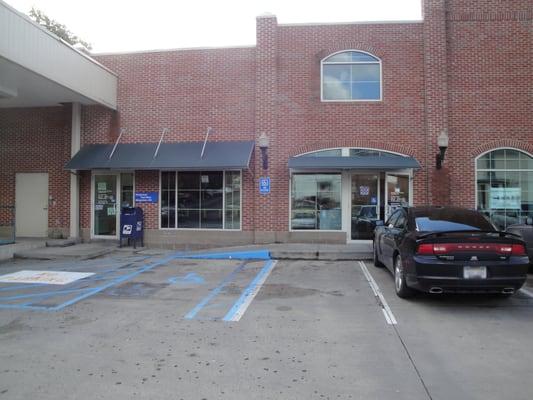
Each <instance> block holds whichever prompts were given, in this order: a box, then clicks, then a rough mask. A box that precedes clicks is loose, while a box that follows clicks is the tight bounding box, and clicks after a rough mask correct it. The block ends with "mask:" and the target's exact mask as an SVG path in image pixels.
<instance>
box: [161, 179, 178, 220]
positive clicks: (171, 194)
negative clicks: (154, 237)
mask: <svg viewBox="0 0 533 400" xmlns="http://www.w3.org/2000/svg"><path fill="white" fill-rule="evenodd" d="M175 227H176V173H175V172H161V228H175Z"/></svg>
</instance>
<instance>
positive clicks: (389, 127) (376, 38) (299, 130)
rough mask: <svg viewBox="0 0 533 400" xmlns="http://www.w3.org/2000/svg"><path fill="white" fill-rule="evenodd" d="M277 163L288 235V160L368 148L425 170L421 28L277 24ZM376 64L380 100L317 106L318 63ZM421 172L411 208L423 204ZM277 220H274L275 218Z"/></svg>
mask: <svg viewBox="0 0 533 400" xmlns="http://www.w3.org/2000/svg"><path fill="white" fill-rule="evenodd" d="M278 32H279V33H278V44H277V46H278V56H277V63H278V73H277V74H278V80H277V86H278V94H277V112H276V119H277V137H278V140H277V142H278V143H276V144H275V147H274V149H275V151H276V153H277V156H278V160H279V162H278V164H277V165H276V166H275V167H273V168H272V171H271V174H272V175H274V178H275V182H276V185H278V189H279V190H278V191H277V192H275V196H276V197H275V202H276V204H277V205H278V208H279V209H280V210H281V211H280V212H279V213H278V218H277V219H276V221H275V228H276V229H277V230H281V231H283V230H287V229H288V219H289V218H288V207H289V204H288V202H289V171H288V167H287V161H288V159H289V157H291V156H294V155H297V154H301V153H303V152H306V151H312V150H318V149H322V148H331V147H341V146H346V147H370V148H376V149H383V150H390V151H396V152H400V153H404V154H407V155H410V156H414V157H415V158H416V159H417V160H418V161H419V162H420V163H421V165H422V166H423V167H425V164H426V159H425V142H424V136H425V134H424V67H423V51H422V24H421V23H406V24H346V25H294V26H293V25H280V26H279V27H278ZM350 49H355V50H363V51H367V52H370V53H372V54H374V55H375V56H377V57H379V58H380V59H381V60H382V71H383V100H382V101H380V102H348V103H343V102H337V103H334V102H328V103H325V102H321V98H320V65H321V60H322V59H324V58H325V57H327V56H328V55H330V54H331V53H334V52H337V51H340V50H350ZM424 182H425V170H422V171H419V172H418V173H417V174H416V177H415V181H414V186H415V189H414V194H415V202H416V203H424V202H425V201H426V198H425V190H424V185H423V183H424ZM279 216H281V217H279Z"/></svg>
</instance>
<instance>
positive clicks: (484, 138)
mask: <svg viewBox="0 0 533 400" xmlns="http://www.w3.org/2000/svg"><path fill="white" fill-rule="evenodd" d="M532 20H533V7H532V5H531V2H530V1H526V0H509V1H501V0H483V1H477V2H470V1H466V0H424V1H423V20H421V21H400V22H382V23H381V22H368V23H339V24H278V23H277V21H276V18H275V16H272V15H265V16H260V17H258V18H257V44H256V46H253V47H241V48H222V49H183V50H168V51H144V52H136V53H124V54H101V55H93V56H91V57H92V61H93V62H95V63H97V64H99V65H100V67H101V68H104V67H105V69H106V70H107V71H109V72H110V73H112V74H114V75H115V76H116V79H117V81H118V89H117V92H116V104H115V105H111V106H110V105H109V104H102V101H100V100H99V99H98V98H96V100H94V101H87V100H83V99H82V100H78V101H61V103H64V104H63V105H59V106H47V107H33V106H31V105H30V106H28V105H25V106H23V107H21V106H18V107H15V106H14V105H13V101H11V100H9V98H8V97H6V98H7V100H3V99H2V98H0V107H2V108H0V154H1V160H0V204H15V203H16V204H19V201H18V200H17V193H16V191H17V190H18V186H17V179H18V178H17V176H18V175H24V174H28V173H46V174H47V177H45V178H43V179H47V185H48V189H47V190H48V191H47V193H48V207H47V208H48V210H46V211H47V213H46V215H47V217H46V218H47V233H48V234H52V235H57V234H63V235H65V236H69V235H71V236H72V235H74V236H75V235H81V236H82V237H83V238H85V239H89V238H111V239H113V238H116V237H117V234H118V231H119V226H118V217H117V213H118V210H119V208H120V205H133V203H134V202H135V198H137V201H136V205H137V206H140V207H142V208H143V210H144V213H145V228H146V240H147V242H148V243H149V244H152V245H164V246H174V245H182V244H242V243H265V242H266V243H270V242H286V241H320V242H346V241H350V240H360V239H369V238H370V232H371V229H372V224H373V221H375V220H376V219H386V218H387V217H388V216H389V215H390V213H391V211H392V210H393V209H394V208H395V207H397V206H400V205H406V204H414V205H420V204H454V205H459V206H464V207H468V208H478V209H480V210H483V211H484V212H485V213H486V214H487V216H489V217H490V218H491V219H492V220H493V222H494V223H495V224H496V225H497V226H499V227H500V228H505V227H506V226H507V225H509V224H512V223H515V222H518V221H520V220H521V219H523V218H525V217H526V216H533V129H532V128H533V117H532V115H533V112H532V111H533V110H532V96H531V93H532V82H533V65H532V49H533V45H532V33H531V32H532V31H531V24H532ZM0 50H1V47H0ZM0 55H2V54H1V53H0ZM0 66H1V64H0ZM0 71H1V69H0ZM1 87H2V84H1V80H0V88H1ZM15 97H16V96H15ZM10 101H11V102H10ZM72 104H74V105H72ZM78 104H81V106H79V105H78ZM208 128H211V129H210V130H209V135H208V139H207V145H206V147H205V149H203V150H202V148H203V146H204V140H205V139H206V136H207V135H206V133H207V132H208ZM121 132H122V133H121ZM163 132H164V133H163ZM76 133H77V136H76ZM77 138H79V140H80V143H79V145H76V146H73V142H75V141H76V140H77ZM160 140H161V144H160V145H159V143H160ZM446 142H448V145H447V148H446V152H445V154H444V160H443V161H442V162H440V164H441V168H438V167H437V154H440V150H439V143H440V144H441V145H443V144H444V145H445V144H446ZM116 143H118V144H117V145H116V146H115V144H116ZM104 144H105V146H104ZM92 145H97V146H92ZM261 147H262V148H261ZM78 149H81V150H80V152H79V153H77V154H75V153H76V151H77V150H78ZM74 150H76V151H74ZM72 155H74V158H73V159H72V163H71V164H69V165H68V166H67V167H68V168H71V169H72V170H69V169H66V167H65V166H66V165H67V162H69V160H70V159H71V156H72ZM248 157H251V158H250V159H248ZM69 176H70V177H69ZM263 178H269V182H267V181H266V179H263ZM69 182H70V186H69ZM268 183H269V185H268ZM26 185H28V183H27V184H26ZM24 190H25V189H24V187H23V184H21V187H20V192H21V193H26V192H27V189H26V192H24ZM21 196H23V195H22V194H21V195H20V196H19V197H21ZM78 198H79V200H78ZM20 204H22V205H23V206H22V207H24V204H25V203H24V201H21V202H20ZM78 204H79V207H78ZM26 207H28V206H26ZM19 213H21V214H22V215H23V216H24V215H25V214H26V213H27V212H26V211H25V210H20V209H19V208H17V215H19ZM78 216H79V217H78ZM22 218H23V217H22ZM77 218H79V224H78V222H77ZM78 228H79V230H78ZM21 229H22V231H23V232H27V234H28V235H32V234H34V233H35V232H34V233H32V232H31V229H30V230H29V231H28V228H26V227H21ZM40 232H41V233H39V232H37V234H42V230H41V231H40Z"/></svg>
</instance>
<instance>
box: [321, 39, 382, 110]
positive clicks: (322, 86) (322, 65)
mask: <svg viewBox="0 0 533 400" xmlns="http://www.w3.org/2000/svg"><path fill="white" fill-rule="evenodd" d="M348 52H357V53H363V54H368V55H369V56H371V57H374V58H375V59H376V60H377V61H339V62H335V61H334V62H331V61H330V62H328V61H326V60H327V59H328V58H330V57H332V56H334V55H336V54H340V53H348ZM324 64H326V65H335V64H337V65H342V64H345V65H353V64H378V65H379V99H338V100H333V99H324ZM320 101H321V102H323V103H361V102H371V103H376V102H381V101H383V63H382V61H381V58H379V57H378V56H376V55H374V54H372V53H369V52H368V51H364V50H357V49H346V50H341V51H337V52H335V53H331V54H329V55H327V56H326V57H324V58H323V59H322V60H321V61H320Z"/></svg>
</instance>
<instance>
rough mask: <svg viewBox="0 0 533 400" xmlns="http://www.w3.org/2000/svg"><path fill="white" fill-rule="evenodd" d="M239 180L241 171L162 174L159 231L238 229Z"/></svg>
mask: <svg viewBox="0 0 533 400" xmlns="http://www.w3.org/2000/svg"><path fill="white" fill-rule="evenodd" d="M224 179H226V184H225V185H224ZM240 179H241V173H240V171H227V172H223V171H209V172H196V171H183V172H162V173H161V228H175V227H177V228H189V229H223V228H224V229H240Z"/></svg>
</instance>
